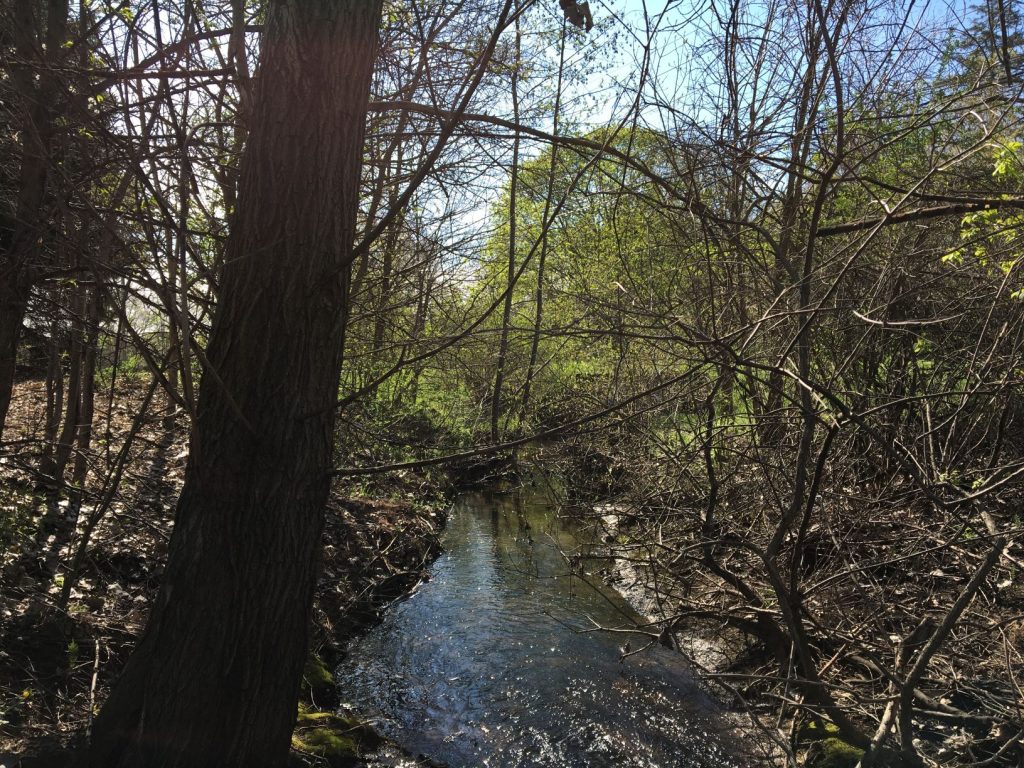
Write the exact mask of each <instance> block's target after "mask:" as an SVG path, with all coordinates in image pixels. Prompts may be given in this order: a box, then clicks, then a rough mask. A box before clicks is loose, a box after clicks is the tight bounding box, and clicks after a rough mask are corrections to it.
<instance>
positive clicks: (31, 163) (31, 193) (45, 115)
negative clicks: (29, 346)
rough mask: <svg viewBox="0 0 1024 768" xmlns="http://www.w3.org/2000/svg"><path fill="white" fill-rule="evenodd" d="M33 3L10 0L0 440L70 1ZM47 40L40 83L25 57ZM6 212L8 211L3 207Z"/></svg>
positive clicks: (36, 251)
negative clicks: (12, 61) (16, 121)
mask: <svg viewBox="0 0 1024 768" xmlns="http://www.w3.org/2000/svg"><path fill="white" fill-rule="evenodd" d="M39 10H40V9H39V7H37V5H36V4H34V3H28V2H19V3H14V5H13V13H12V14H11V15H12V19H11V21H12V24H11V26H12V28H13V35H14V42H15V46H14V47H15V50H16V54H17V58H18V59H20V61H21V62H22V63H23V65H22V66H20V67H17V68H15V69H14V70H13V72H12V73H11V78H10V79H11V82H12V84H13V86H14V91H15V93H16V94H17V96H18V98H19V99H20V101H21V102H22V113H23V114H22V115H21V116H20V123H21V124H20V126H19V128H20V130H19V133H20V136H21V142H22V147H21V157H20V173H19V177H18V193H17V199H16V201H15V202H14V204H13V205H12V206H11V210H10V213H9V215H7V216H4V217H3V218H2V219H0V442H2V440H3V428H4V424H5V422H6V420H7V411H8V409H9V408H10V405H11V392H12V390H13V388H14V374H15V367H16V364H17V355H18V340H19V339H20V337H21V326H22V324H23V323H24V321H25V313H26V310H27V309H28V301H29V298H30V297H31V295H32V289H33V288H34V287H35V284H36V282H37V280H38V279H39V272H40V268H41V267H42V266H43V260H44V258H43V249H42V248H41V247H40V241H41V238H42V233H41V228H42V225H43V223H44V221H45V219H44V217H43V216H42V214H41V213H40V212H41V210H42V207H43V201H44V200H45V198H46V183H47V177H48V175H49V168H50V163H51V160H50V151H51V144H52V141H53V137H54V134H55V133H56V121H57V114H58V110H57V107H56V106H55V104H56V102H57V101H58V98H57V97H58V90H59V88H60V80H59V75H58V74H57V67H56V65H57V64H58V63H59V60H60V57H61V55H62V53H61V51H62V50H63V48H62V46H63V44H64V42H65V40H66V38H67V24H68V0H48V2H47V3H46V16H45V22H44V19H43V17H41V16H40V14H39ZM43 44H45V57H44V59H43V60H42V61H41V62H40V67H39V70H38V75H39V77H38V83H37V82H36V80H35V78H34V76H33V73H32V71H31V70H30V69H29V66H28V65H29V62H33V61H35V60H37V59H38V58H39V57H38V54H37V51H39V50H40V48H41V45H43ZM4 213H8V211H6V210H5V211H4Z"/></svg>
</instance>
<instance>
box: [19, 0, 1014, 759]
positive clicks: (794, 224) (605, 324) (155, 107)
mask: <svg viewBox="0 0 1024 768" xmlns="http://www.w3.org/2000/svg"><path fill="white" fill-rule="evenodd" d="M594 10H595V17H596V21H597V27H596V28H595V29H594V30H593V31H591V32H590V33H589V34H584V33H583V32H582V31H579V30H576V29H575V28H574V27H572V26H569V25H567V24H566V23H565V20H564V19H563V18H562V11H561V10H560V9H559V7H558V6H557V4H554V3H550V4H536V3H530V2H515V1H514V0H508V1H507V2H490V1H489V0H483V1H477V2H473V3H468V2H465V1H464V0H463V1H461V2H446V1H445V0H428V1H427V2H414V3H411V4H389V5H387V6H386V9H385V25H384V28H383V29H382V31H381V41H382V42H381V52H380V55H379V58H378V64H377V68H376V75H375V79H374V84H373V95H372V100H371V107H370V113H369V114H368V116H367V124H368V133H367V140H366V147H365V162H364V173H363V189H362V194H361V209H360V236H359V237H358V238H357V245H356V247H355V250H354V253H353V259H354V261H353V275H352V280H351V287H350V292H351V300H350V302H349V306H350V311H349V315H348V317H347V318H346V322H347V325H346V337H345V349H344V363H343V367H342V389H341V391H340V392H339V403H338V407H339V409H340V413H341V416H342V419H341V427H340V428H339V435H338V455H339V469H338V474H339V475H340V476H343V477H346V478H350V479H348V480H346V482H351V483H355V482H366V483H370V482H371V481H369V480H363V479H361V478H365V477H367V476H368V477H371V478H372V477H376V476H377V475H378V474H379V473H380V472H381V471H382V469H383V468H387V467H389V466H391V465H395V464H398V465H404V464H410V465H415V464H417V463H421V464H422V463H432V462H440V461H442V460H444V459H445V457H448V456H451V455H453V454H459V455H461V454H463V453H478V454H486V453H498V452H500V451H502V450H505V451H508V450H510V449H511V448H513V447H514V446H515V445H518V444H520V443H521V442H525V441H527V440H530V439H533V438H535V437H537V436H540V437H543V438H544V439H548V440H550V439H556V438H558V439H564V440H565V441H566V442H565V445H566V446H568V452H569V453H573V452H575V454H576V455H577V457H578V458H579V457H582V458H583V459H585V460H586V461H584V462H582V463H581V464H580V466H586V468H587V475H586V477H581V478H580V485H583V484H587V485H591V486H594V485H597V486H598V488H597V489H596V492H597V493H599V494H600V495H602V496H605V497H607V496H614V497H615V499H616V501H617V504H618V509H619V511H620V514H619V520H618V522H619V525H620V528H619V529H618V531H617V535H618V536H619V537H620V543H621V547H622V551H621V552H620V554H621V555H622V556H623V557H625V558H628V559H630V560H633V561H635V562H636V563H637V564H638V565H640V566H641V572H642V573H644V574H646V576H647V577H648V579H649V582H650V584H651V585H652V586H654V587H655V588H656V591H657V593H658V594H659V596H660V598H661V601H662V603H661V604H662V606H663V611H662V615H661V616H660V617H659V624H658V625H657V626H655V627H652V635H654V636H659V635H660V634H661V633H662V632H663V631H668V632H672V633H676V634H677V635H684V636H685V635H689V636H693V635H699V636H702V637H706V636H708V634H709V633H710V631H711V630H710V629H709V628H717V629H718V630H719V631H720V632H721V634H722V636H723V637H724V640H725V641H726V642H727V643H729V644H730V645H731V647H736V648H743V649H745V651H746V654H745V655H744V656H743V658H741V659H739V660H735V664H734V666H732V667H728V668H725V667H721V666H720V667H718V668H716V669H714V670H709V673H711V674H713V675H714V676H715V677H716V678H717V679H718V680H719V681H720V682H721V683H722V684H723V685H725V686H727V687H728V688H729V689H730V690H731V691H732V692H733V694H734V695H735V697H736V700H737V701H742V702H744V703H745V704H749V709H750V711H751V712H752V713H753V714H754V716H755V717H756V719H757V721H758V722H759V723H760V724H761V725H762V726H764V732H765V733H768V734H769V735H770V736H771V738H772V739H773V740H774V741H775V742H776V743H777V745H778V748H779V754H780V760H788V761H790V762H791V763H792V762H795V760H796V758H797V754H796V753H797V752H798V751H799V745H800V744H801V743H802V739H803V738H804V737H805V735H806V733H807V728H808V725H807V724H808V723H811V724H813V726H814V727H817V728H822V729H826V730H828V732H829V733H832V732H833V730H834V732H835V733H836V734H837V735H838V737H839V738H841V739H842V740H843V741H844V742H845V743H847V744H849V745H852V747H853V748H855V750H857V754H858V759H859V760H860V764H861V765H862V766H865V768H866V766H869V765H889V764H906V765H920V764H955V765H996V764H1005V765H1011V764H1014V763H1015V761H1019V760H1020V759H1022V755H1021V751H1020V749H1021V748H1020V741H1021V738H1022V734H1024V720H1022V715H1021V709H1020V707H1021V700H1022V698H1024V696H1022V690H1021V687H1020V676H1021V674H1022V655H1024V627H1022V613H1021V612H1022V606H1024V603H1022V597H1024V596H1022V592H1021V583H1020V578H1021V577H1020V570H1021V568H1022V566H1024V563H1022V562H1021V560H1022V558H1024V551H1022V550H1021V544H1020V536H1021V530H1022V525H1024V519H1022V517H1021V512H1020V504H1021V498H1020V491H1021V487H1022V486H1021V481H1020V478H1021V476H1022V474H1024V443H1022V441H1021V438H1020V434H1021V420H1022V419H1024V403H1022V401H1021V397H1020V394H1021V388H1020V384H1021V374H1022V371H1024V361H1022V360H1021V343H1022V337H1021V333H1022V330H1021V329H1022V323H1021V320H1022V317H1021V315H1022V307H1024V303H1022V302H1024V299H1022V296H1024V280H1022V277H1021V264H1020V261H1021V251H1020V240H1019V232H1020V227H1021V224H1022V222H1024V218H1022V216H1024V214H1022V211H1024V190H1022V186H1024V168H1022V164H1021V159H1022V157H1024V154H1022V139H1021V138H1020V135H1021V125H1020V120H1021V116H1022V100H1021V97H1022V88H1024V80H1022V66H1024V62H1022V54H1024V38H1022V37H1021V34H1022V33H1024V29H1022V27H1021V25H1022V24H1024V21H1022V19H1021V16H1020V10H1019V8H1018V5H1017V4H1016V3H1014V2H1010V0H986V2H984V3H982V4H981V5H979V6H977V7H968V8H964V7H957V6H946V5H941V6H927V7H925V8H922V9H918V8H914V7H910V8H906V7H904V5H903V4H900V3H889V2H877V3H872V2H869V3H860V2H858V3H855V2H847V1H846V0H833V1H832V2H826V1H825V0H806V1H800V0H778V1H777V0H759V1H758V2H746V1H741V0H729V1H727V2H707V3H702V4H698V5H697V6H693V7H687V8H682V7H679V6H676V5H674V4H672V3H669V4H667V5H666V6H665V7H664V8H659V9H654V8H651V9H648V12H646V13H642V14H641V13H638V12H632V13H630V14H620V13H619V12H617V11H615V10H614V9H612V8H602V9H601V10H598V9H597V7H596V4H595V9H594ZM0 14H2V16H0V56H2V58H3V67H2V72H3V74H2V76H0V143H2V147H3V152H4V154H5V156H6V157H8V158H10V162H7V163H5V164H3V166H2V168H0V206H2V210H0V418H3V417H5V416H6V415H7V413H8V408H9V404H10V393H11V391H12V383H13V382H14V381H15V380H26V379H35V380H37V381H40V382H45V383H44V384H42V385H40V388H39V389H37V390H35V391H36V392H37V393H38V396H39V397H41V398H45V405H44V406H42V407H41V414H42V415H41V417H40V419H39V422H38V424H36V425H35V426H34V428H29V429H23V428H22V429H19V431H18V432H16V433H15V432H13V431H12V430H11V429H9V428H7V429H5V431H4V432H3V433H2V437H3V440H4V443H3V457H2V458H3V461H4V471H5V473H7V474H9V476H10V478H12V479H13V478H15V477H18V478H21V479H23V480H25V482H26V483H28V484H29V485H33V486H34V485H38V487H40V488H41V489H43V490H42V491H41V494H40V496H39V504H40V506H39V507H38V508H26V507H24V506H22V505H20V504H19V505H18V506H16V507H15V508H13V509H11V511H4V513H3V515H4V517H3V519H2V520H0V537H2V539H0V540H2V543H3V545H4V547H5V549H6V550H7V556H6V561H5V569H6V570H5V574H6V575H7V577H8V578H23V577H24V575H25V574H26V573H27V574H29V575H31V576H33V577H35V578H39V579H43V580H50V579H52V578H53V577H54V576H55V575H57V574H58V573H60V574H63V575H64V580H63V582H62V583H63V588H62V590H61V592H60V594H58V595H57V597H56V598H55V599H54V604H53V605H52V606H48V607H47V609H48V610H50V609H53V610H58V611H63V610H66V609H67V605H68V599H69V595H70V593H71V590H72V588H73V584H74V580H75V578H76V575H77V568H78V567H79V566H80V564H81V557H83V556H84V553H85V552H86V551H87V549H88V545H89V537H90V536H91V534H92V532H93V531H94V530H95V528H96V526H97V525H98V524H99V523H100V521H101V520H102V519H103V518H104V517H105V516H107V515H108V513H109V512H110V509H111V507H112V505H114V504H116V503H118V502H123V501H125V500H124V499H121V498H120V497H119V495H118V494H119V488H120V484H121V483H122V480H123V477H124V470H125V466H126V464H127V463H128V462H129V460H130V457H131V456H132V454H133V451H136V450H138V446H137V445H134V441H135V440H136V437H137V435H138V432H139V429H140V427H141V425H142V423H143V422H144V421H146V420H151V419H152V418H154V417H157V418H163V419H164V421H165V424H166V426H167V427H168V428H170V427H171V426H172V425H173V424H174V420H175V419H182V420H184V421H185V422H187V421H188V420H189V418H190V417H191V416H192V415H193V414H194V413H195V402H196V394H195V393H196V389H197V386H198V381H199V379H200V377H202V376H216V372H215V371H211V370H209V369H208V365H207V362H206V358H205V354H204V349H205V345H206V341H207V337H208V334H209V329H210V323H211V317H212V313H213V310H214V308H215V306H216V303H217V298H218V281H219V273H220V270H221V267H222V262H223V258H224V248H223V246H224V242H225V238H226V234H227V232H228V231H229V228H230V226H231V218H232V212H233V211H234V209H235V206H236V202H237V194H238V158H239V155H240V152H241V150H242V148H243V146H244V145H245V141H246V134H247V132H246V120H247V105H248V103H249V99H250V97H251V92H252V87H253V84H254V81H255V79H257V78H258V77H259V72H258V71H256V70H255V68H254V62H255V61H256V54H257V51H258V48H259V45H260V35H261V30H262V21H263V19H262V10H261V8H260V6H259V4H258V3H248V2H244V1H243V0H231V2H226V1H225V2H211V1H209V0H193V1H191V2H185V3H177V2H175V3H166V2H161V0H153V1H152V2H131V1H130V0H125V1H124V2H119V3H110V2H107V3H99V2H92V3H88V2H83V3H80V4H77V5H75V4H71V3H69V2H68V0H35V1H34V2H21V1H20V0H9V1H8V2H4V3H3V4H2V5H0ZM595 61H602V62H607V63H606V64H604V65H602V67H598V66H595V64H594V62H595ZM126 381H129V382H134V386H135V387H136V388H137V389H139V390H140V391H141V393H142V394H143V395H144V396H143V397H141V398H140V402H141V406H140V407H139V408H138V410H137V412H136V413H134V414H132V418H133V420H134V423H128V424H122V425H120V426H118V425H116V424H113V423H112V421H111V419H110V417H109V413H110V408H109V407H107V408H105V409H103V410H104V412H105V413H107V414H108V416H107V418H106V420H105V421H104V420H102V419H97V418H95V416H94V414H95V412H96V405H97V402H100V403H102V402H107V403H108V404H109V403H110V402H112V401H113V398H114V397H115V393H117V392H119V391H120V388H121V387H122V386H123V385H124V383H125V382H126ZM30 426H31V425H30ZM60 498H63V499H65V500H67V501H68V504H67V505H65V506H57V505H56V500H57V499H60ZM47 502H48V505H47ZM7 509H10V508H6V507H5V510H7ZM47 510H48V511H47ZM65 510H66V512H65ZM40 515H42V517H41V518H40ZM40 531H42V532H45V533H46V536H43V535H40ZM51 533H52V534H53V536H54V538H51V539H49V540H47V537H48V536H49V535H50V534H51ZM44 545H45V547H47V548H48V549H49V550H50V551H51V552H56V553H57V555H56V556H54V557H49V558H44V560H45V567H43V568H42V569H41V570H40V569H39V568H37V567H36V566H34V565H33V563H37V562H38V561H39V559H40V557H41V555H40V552H41V548H42V547H43V546H44ZM76 553H77V554H76Z"/></svg>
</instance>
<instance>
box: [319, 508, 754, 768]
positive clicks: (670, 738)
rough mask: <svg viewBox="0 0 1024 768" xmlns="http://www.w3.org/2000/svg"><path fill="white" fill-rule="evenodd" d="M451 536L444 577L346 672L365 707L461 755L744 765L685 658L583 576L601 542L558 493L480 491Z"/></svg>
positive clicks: (412, 741)
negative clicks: (568, 512) (566, 511)
mask: <svg viewBox="0 0 1024 768" xmlns="http://www.w3.org/2000/svg"><path fill="white" fill-rule="evenodd" d="M442 544H443V547H444V550H445V551H444V554H443V555H442V556H441V557H440V558H439V559H438V560H437V561H436V562H435V563H434V564H433V565H432V566H431V569H430V578H429V580H428V581H426V582H425V583H423V584H421V585H420V586H419V587H418V588H417V589H416V590H415V592H414V593H413V594H412V595H410V596H409V597H408V598H407V599H405V600H403V601H401V602H399V603H397V604H396V605H394V606H393V607H392V608H391V609H390V610H389V611H388V612H387V613H386V614H385V616H384V618H383V621H382V622H381V624H380V625H379V626H378V627H375V628H374V629H373V630H371V631H370V632H369V633H367V634H365V635H364V636H362V637H360V638H357V639H356V640H354V641H353V643H352V644H351V646H350V647H349V649H348V651H349V652H348V654H347V656H346V659H345V661H344V662H343V663H342V665H341V666H340V667H339V669H338V673H337V679H338V681H339V684H340V686H341V690H340V697H341V700H342V702H344V703H345V704H346V705H348V706H350V707H351V708H352V710H353V711H354V712H356V713H357V714H358V715H359V716H360V717H364V718H367V719H369V720H370V721H371V722H372V723H373V724H374V726H375V727H376V728H377V729H378V730H380V731H381V732H382V733H384V734H385V735H387V736H388V737H389V738H392V739H394V740H395V741H396V742H397V743H398V744H400V745H402V746H403V747H404V748H405V749H407V750H408V751H409V752H410V753H412V754H417V755H425V756H426V757H428V758H430V759H431V760H433V761H435V762H437V763H441V764H445V765H449V766H452V768H455V767H457V766H467V767H468V766H501V767H502V768H505V767H508V768H514V767H516V766H524V767H525V766H566V767H568V766H581V767H582V766H650V767H654V766H680V767H684V766H685V767H686V768H691V767H692V768H699V767H702V766H727V765H730V764H735V763H736V761H734V760H733V759H732V758H730V757H729V753H728V749H727V741H728V739H727V737H725V736H723V735H722V733H721V732H720V729H719V727H718V720H719V718H718V707H717V706H716V704H715V703H714V702H713V701H712V700H711V699H710V698H709V697H708V696H707V694H706V693H704V692H703V691H702V689H701V688H700V686H699V685H698V683H697V681H696V680H695V678H694V677H693V675H692V673H691V672H690V670H689V669H688V668H687V667H686V664H685V662H684V660H683V658H682V657H681V656H680V655H679V654H677V653H675V652H673V651H671V650H668V649H665V648H662V647H660V646H657V645H655V646H653V647H651V648H650V649H648V650H647V651H645V652H644V653H640V654H635V655H631V654H629V651H630V650H632V649H635V648H636V647H638V646H639V645H642V644H643V643H644V642H645V641H646V640H647V638H646V637H645V636H643V635H637V634H633V633H631V632H630V631H629V630H632V629H634V628H635V627H636V626H637V625H638V624H642V623H643V619H642V617H640V616H639V614H637V613H636V612H635V611H634V610H633V609H632V608H631V607H630V606H629V605H628V604H627V603H626V602H625V601H624V600H623V599H622V598H621V597H620V596H619V595H618V594H617V593H616V592H614V591H613V590H612V589H610V588H608V587H606V586H604V585H603V584H602V583H600V581H597V582H594V581H591V580H588V581H584V580H582V579H580V578H579V577H578V576H573V575H570V572H571V570H572V568H571V565H572V558H574V557H581V556H584V555H586V554H588V553H589V552H590V550H591V548H592V546H593V545H592V542H590V541H589V540H588V537H587V536H586V535H585V534H584V533H583V532H582V531H581V530H580V529H579V528H578V527H577V526H576V525H574V524H573V523H572V522H571V521H568V520H565V519H563V518H559V517H558V516H557V515H556V513H555V509H554V507H553V505H552V504H551V503H550V502H549V501H548V500H547V499H546V498H545V497H544V496H543V495H540V494H528V493H515V494H510V495H502V496H498V495H494V494H482V493H474V494H465V495H463V496H461V497H460V498H459V500H458V501H457V502H456V504H455V506H454V509H453V510H452V512H451V514H450V517H449V521H448V526H447V529H446V530H445V533H444V534H443V538H442ZM598 627H601V628H604V629H603V630H598V629H597V628H598ZM606 630H609V631H606ZM624 652H625V653H624ZM370 764H371V765H373V764H374V762H373V759H372V758H371V761H370ZM377 764H385V763H383V762H378V763H377Z"/></svg>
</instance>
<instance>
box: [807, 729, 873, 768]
mask: <svg viewBox="0 0 1024 768" xmlns="http://www.w3.org/2000/svg"><path fill="white" fill-rule="evenodd" d="M818 744H819V748H820V751H819V752H818V755H817V756H816V757H815V759H814V760H813V762H811V763H810V765H811V766H812V767H813V768H855V766H856V765H857V763H858V762H860V759H861V757H863V755H864V750H863V749H858V748H857V747H855V746H853V745H852V744H847V743H846V742H845V741H843V740H842V739H840V738H837V737H835V736H829V737H828V738H827V739H822V740H821V741H820V742H819V743H818Z"/></svg>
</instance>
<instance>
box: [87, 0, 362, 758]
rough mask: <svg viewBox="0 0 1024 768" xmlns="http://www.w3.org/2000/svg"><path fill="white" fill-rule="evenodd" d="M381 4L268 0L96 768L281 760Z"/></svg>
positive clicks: (318, 509)
mask: <svg viewBox="0 0 1024 768" xmlns="http://www.w3.org/2000/svg"><path fill="white" fill-rule="evenodd" d="M380 6H381V3H380V0H276V1H275V2H271V3H270V4H269V8H268V20H267V25H266V32H265V38H264V42H263V54H262V61H261V66H260V70H259V75H258V77H257V78H256V93H255V94H254V98H253V105H252V106H253V110H252V121H251V123H250V134H249V143H248V146H247V148H246V151H245V156H244V158H243V163H242V171H241V179H240V185H239V201H238V209H237V212H236V219H235V221H234V224H233V228H232V233H231V237H230V240H229V242H228V245H227V253H226V256H227V258H226V263H225V267H224V273H223V278H222V282H221V293H220V303H219V306H218V309H217V314H216V317H215V319H214V326H213V331H212V334H211V338H210V343H209V348H208V351H207V356H208V358H209V364H210V365H209V367H208V368H207V370H206V372H205V375H204V380H203V385H202V388H201V392H200V396H199V404H198V409H197V417H196V424H195V428H194V431H193V436H192V448H191V453H190V456H189V463H188V468H187V471H186V480H185V487H184V489H183V490H182V494H181V498H180V499H179V501H178V508H177V513H176V520H175V527H174V534H173V536H172V539H171V543H170V552H169V561H168V565H167V570H166V574H165V577H164V583H163V585H162V588H161V592H160V595H159V597H158V599H157V601H156V604H155V605H154V608H153V613H152V615H151V617H150V621H149V624H148V626H147V628H146V631H145V633H144V634H143V637H142V639H141V640H140V642H139V645H138V647H137V648H136V650H135V652H134V654H133V655H132V657H131V659H129V661H128V664H127V666H126V668H125V671H124V673H123V675H122V676H121V679H120V680H119V681H118V683H117V684H116V686H115V688H114V691H113V693H112V694H111V696H110V699H109V700H108V701H107V703H106V705H105V706H104V708H103V710H102V712H101V713H100V716H99V718H98V719H97V721H96V724H95V727H94V730H93V742H92V750H91V754H90V762H91V765H92V766H95V767H96V768H99V767H100V766H102V767H103V768H118V767H120V768H125V767H127V766H132V767H134V766H139V767H140V768H141V767H142V766H146V768H169V767H170V766H188V767H189V768H197V767H199V766H210V767H211V768H212V767H213V766H217V767H218V768H220V767H221V766H239V767H241V766H246V767H247V768H258V767H259V766H274V767H275V768H279V767H280V766H282V765H283V764H284V762H285V759H286V758H287V753H288V747H289V741H290V735H291V731H292V727H293V725H294V722H295V715H296V702H297V699H298V693H299V680H300V676H301V673H302V667H303V663H304V660H305V655H306V652H307V633H308V624H309V619H310V606H311V601H312V596H313V587H314V583H315V571H316V561H317V559H318V551H319V544H320V533H321V528H322V523H323V510H324V505H325V502H326V499H327V494H328V491H329V479H328V468H329V466H330V461H331V453H332V436H333V423H334V412H335V409H334V405H335V402H336V400H337V388H338V375H339V362H340V357H341V343H340V342H341V339H342V333H343V321H342V319H343V318H344V316H345V312H344V302H345V300H346V290H347V282H348V272H349V265H350V261H351V259H350V250H351V244H352V240H353V233H354V231H355V214H356V207H357V202H358V200H357V196H358V190H359V167H360V161H361V156H362V146H363V133H364V121H365V112H366V104H367V100H368V94H369V82H370V70H371V66H372V62H373V57H374V54H375V52H376V45H377V28H378V25H379V20H380Z"/></svg>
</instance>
